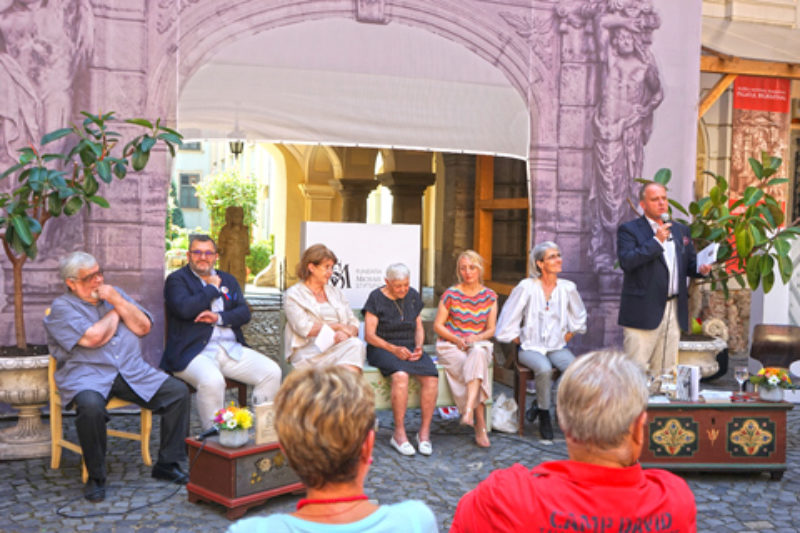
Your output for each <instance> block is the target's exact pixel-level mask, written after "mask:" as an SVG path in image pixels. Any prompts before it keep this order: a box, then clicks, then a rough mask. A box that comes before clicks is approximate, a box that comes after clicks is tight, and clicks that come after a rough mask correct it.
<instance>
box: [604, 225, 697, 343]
mask: <svg viewBox="0 0 800 533" xmlns="http://www.w3.org/2000/svg"><path fill="white" fill-rule="evenodd" d="M671 229H672V239H673V240H674V241H675V254H676V256H677V258H678V261H677V263H678V323H679V324H680V326H681V329H683V330H684V331H688V329H689V294H688V290H687V288H686V276H690V277H693V278H702V277H703V276H702V275H700V274H698V273H697V256H696V254H695V251H694V244H692V238H691V235H690V233H689V228H688V227H687V226H684V225H683V224H680V223H678V222H673V223H672V228H671ZM654 236H655V233H653V229H652V228H651V227H650V224H649V223H648V221H647V219H646V218H645V217H644V216H642V217H639V218H637V219H635V220H631V221H630V222H626V223H625V224H623V225H621V226H620V227H619V229H618V230H617V258H618V259H619V264H620V266H621V267H622V270H623V272H624V273H625V275H624V276H623V278H622V295H621V297H620V304H619V321H618V323H619V325H620V326H625V327H630V328H637V329H656V328H657V327H658V325H659V323H661V319H662V318H663V316H664V308H665V306H666V304H667V284H668V283H669V271H668V270H667V262H666V261H665V260H664V249H663V248H662V247H661V244H660V243H659V242H658V241H657V240H656V239H655V238H654Z"/></svg>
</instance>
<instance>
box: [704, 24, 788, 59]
mask: <svg viewBox="0 0 800 533" xmlns="http://www.w3.org/2000/svg"><path fill="white" fill-rule="evenodd" d="M702 43H703V46H704V47H705V48H708V49H709V50H713V51H715V52H718V53H720V54H725V55H730V56H735V57H741V58H744V59H755V60H758V61H773V62H780V63H800V29H797V28H789V27H783V26H775V25H772V24H757V23H753V22H740V21H731V20H725V19H720V18H715V17H703V34H702Z"/></svg>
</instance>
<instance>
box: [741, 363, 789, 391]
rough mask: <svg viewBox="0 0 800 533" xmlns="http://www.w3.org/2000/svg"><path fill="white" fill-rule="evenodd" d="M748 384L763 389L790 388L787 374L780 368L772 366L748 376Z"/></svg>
mask: <svg viewBox="0 0 800 533" xmlns="http://www.w3.org/2000/svg"><path fill="white" fill-rule="evenodd" d="M750 383H754V384H756V385H758V386H759V387H764V388H765V389H774V388H775V387H780V388H782V389H791V388H792V380H791V379H790V378H789V374H788V373H787V372H786V371H785V370H783V369H782V368H776V367H774V366H768V367H765V368H762V369H761V370H759V371H758V374H756V375H755V376H750Z"/></svg>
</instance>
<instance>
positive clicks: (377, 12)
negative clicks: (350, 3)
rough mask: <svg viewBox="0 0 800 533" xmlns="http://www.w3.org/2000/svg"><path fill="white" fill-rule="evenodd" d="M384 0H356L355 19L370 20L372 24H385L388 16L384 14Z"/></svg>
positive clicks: (360, 20)
mask: <svg viewBox="0 0 800 533" xmlns="http://www.w3.org/2000/svg"><path fill="white" fill-rule="evenodd" d="M385 9H386V3H385V1H384V0H356V20H357V21H359V22H371V23H373V24H386V23H387V22H389V18H388V16H387V15H386V11H385Z"/></svg>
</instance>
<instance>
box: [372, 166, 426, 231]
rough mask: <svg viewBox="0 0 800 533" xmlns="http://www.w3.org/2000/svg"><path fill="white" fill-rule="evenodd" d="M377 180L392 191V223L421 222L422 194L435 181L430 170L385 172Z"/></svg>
mask: <svg viewBox="0 0 800 533" xmlns="http://www.w3.org/2000/svg"><path fill="white" fill-rule="evenodd" d="M378 181H380V182H381V185H383V186H384V187H389V190H391V191H392V197H393V198H394V203H393V204H392V222H393V223H394V224H422V195H423V193H424V192H425V189H427V188H428V187H430V186H431V185H433V184H434V182H436V175H435V174H433V173H432V172H401V171H394V172H386V173H384V174H380V175H379V176H378Z"/></svg>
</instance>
